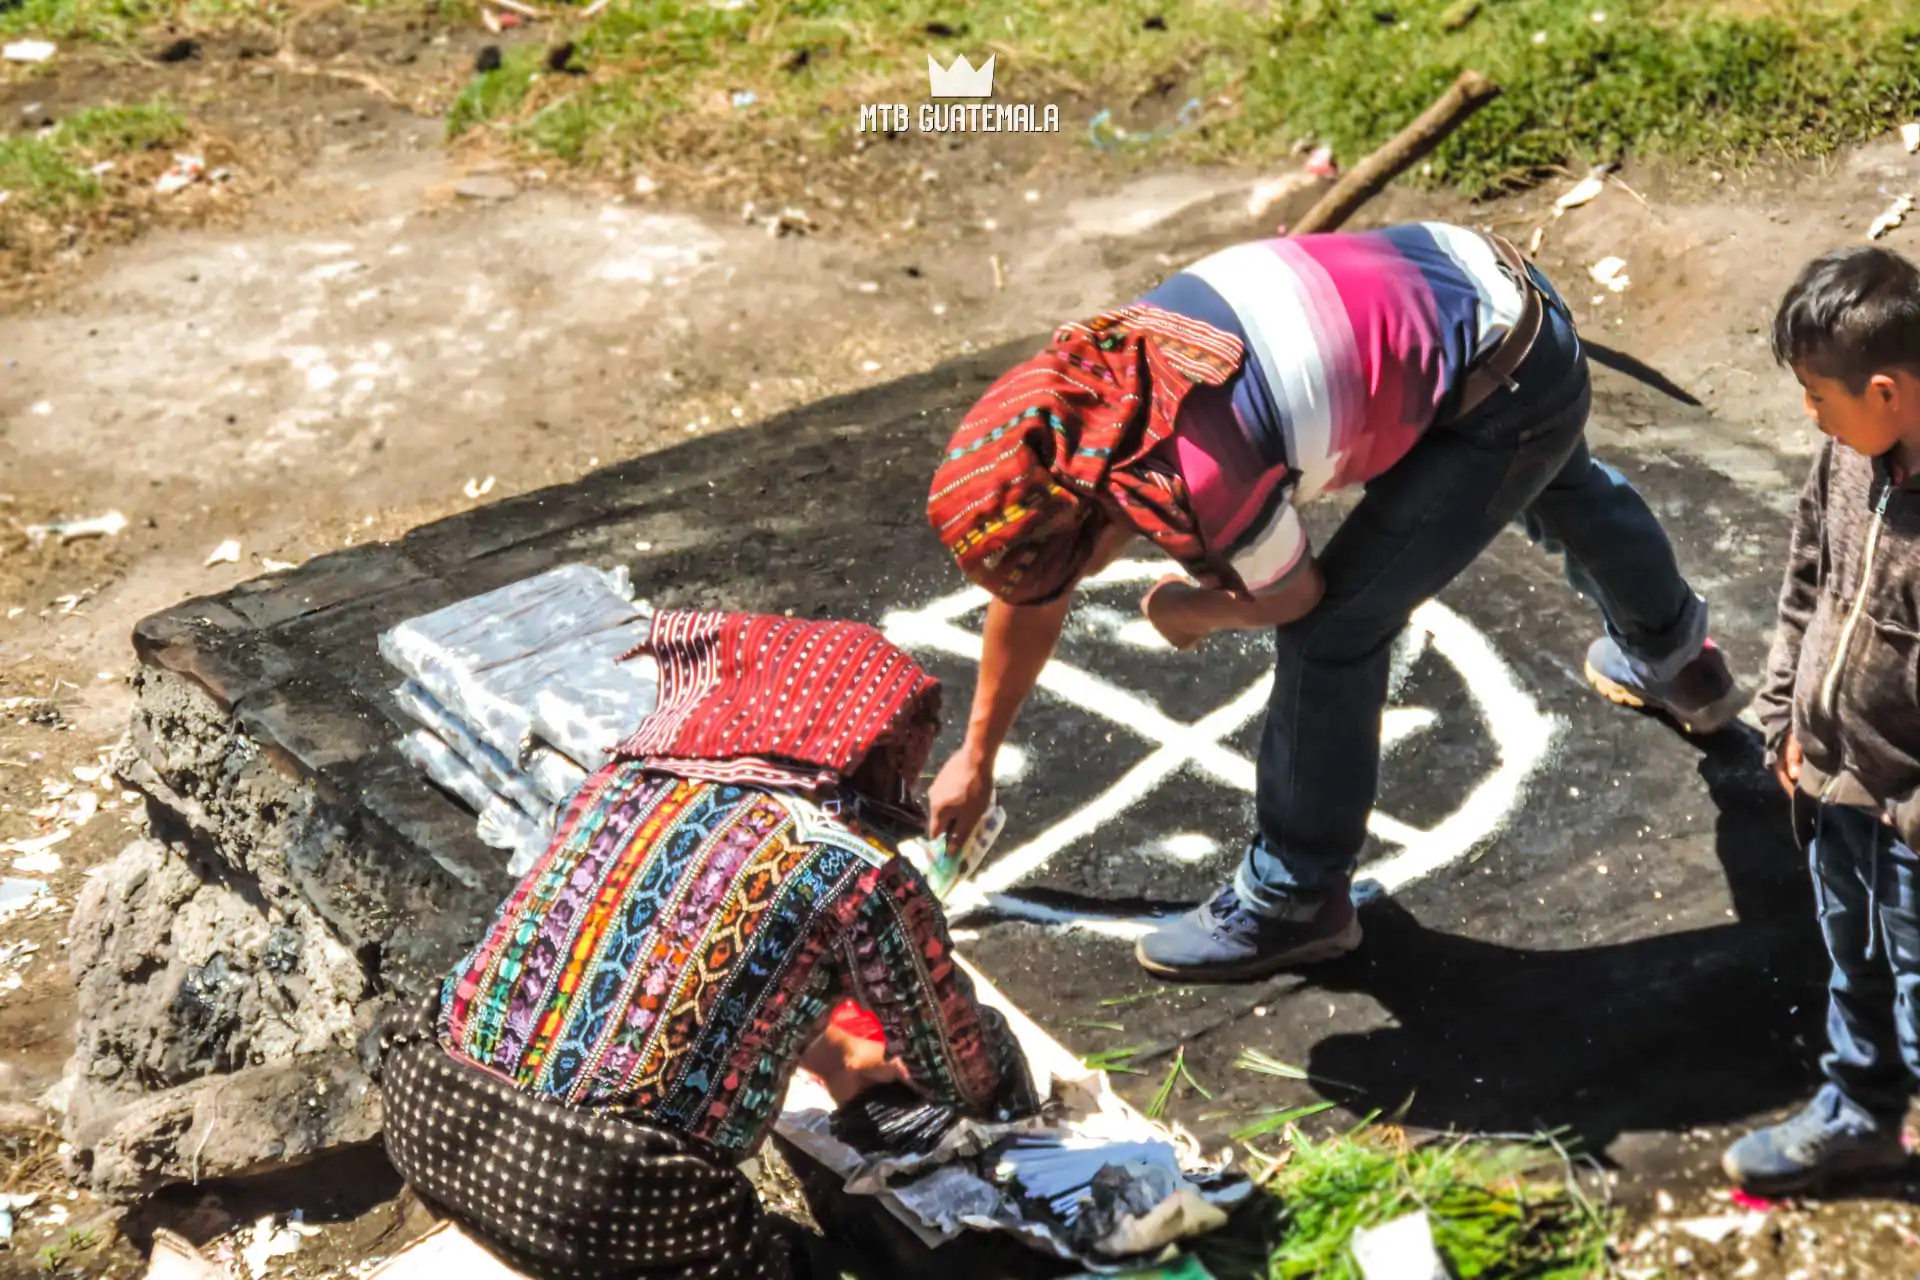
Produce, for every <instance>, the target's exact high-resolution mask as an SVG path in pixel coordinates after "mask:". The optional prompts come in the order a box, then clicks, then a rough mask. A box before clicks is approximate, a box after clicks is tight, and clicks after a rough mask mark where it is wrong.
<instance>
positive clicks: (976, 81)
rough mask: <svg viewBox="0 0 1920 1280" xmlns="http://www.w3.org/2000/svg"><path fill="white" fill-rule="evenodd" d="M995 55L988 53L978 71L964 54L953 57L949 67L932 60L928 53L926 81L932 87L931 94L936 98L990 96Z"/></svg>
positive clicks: (991, 94)
mask: <svg viewBox="0 0 1920 1280" xmlns="http://www.w3.org/2000/svg"><path fill="white" fill-rule="evenodd" d="M995 56H996V55H994V54H988V55H987V60H986V61H985V62H983V63H981V64H980V69H979V70H978V71H975V70H974V69H973V64H972V63H970V62H968V61H967V58H966V55H965V54H961V55H959V56H957V57H955V58H954V60H953V65H952V66H950V67H943V66H941V65H940V64H939V63H937V62H935V61H934V60H933V55H932V54H928V55H927V82H928V84H929V85H930V86H931V87H932V90H933V96H934V97H936V98H991V97H992V96H993V59H994V57H995Z"/></svg>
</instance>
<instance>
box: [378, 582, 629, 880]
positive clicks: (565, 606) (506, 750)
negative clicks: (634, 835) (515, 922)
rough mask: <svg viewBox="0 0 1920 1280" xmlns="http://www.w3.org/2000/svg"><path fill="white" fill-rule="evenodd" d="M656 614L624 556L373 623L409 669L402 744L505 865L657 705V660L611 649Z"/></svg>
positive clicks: (546, 827) (518, 866) (390, 657)
mask: <svg viewBox="0 0 1920 1280" xmlns="http://www.w3.org/2000/svg"><path fill="white" fill-rule="evenodd" d="M652 618H653V611H652V609H651V608H650V607H649V606H648V605H647V604H646V603H645V602H636V601H635V600H634V599H633V586H632V583H631V582H629V581H628V579H627V572H626V570H625V569H624V568H622V569H615V570H613V571H611V572H607V571H603V570H600V569H595V568H593V567H591V566H589V565H580V564H569V565H562V566H560V567H559V568H557V569H552V570H549V571H548V572H546V573H543V574H540V575H539V576H537V577H533V578H527V579H524V580H522V581H520V582H516V583H513V584H511V585H509V586H505V587H502V588H500V589H499V590H497V591H489V592H487V593H486V594H485V595H480V596H474V597H473V598H471V599H468V600H462V601H460V602H459V603H457V604H451V605H448V606H447V607H446V608H444V609H438V610H435V611H434V612H432V613H429V614H425V615H422V616H421V617H418V618H413V619H410V620H408V621H406V622H403V623H401V624H400V625H399V626H396V627H394V628H392V629H391V630H389V631H387V632H385V633H383V634H382V635H381V637H380V655H381V656H382V657H383V658H385V659H386V660H387V662H388V663H389V664H390V665H391V666H393V667H394V668H396V669H397V670H399V671H400V672H401V674H403V675H404V676H406V677H407V679H406V681H405V683H403V684H402V685H400V686H399V688H397V689H395V690H394V698H395V700H396V701H397V702H398V703H399V706H400V709H401V710H402V711H403V712H404V713H405V714H406V715H407V717H408V718H409V719H411V720H413V721H414V722H415V723H416V724H417V725H418V726H419V727H418V728H416V729H414V730H412V731H411V732H409V733H408V734H406V736H404V737H403V738H401V740H400V750H401V752H402V753H403V754H404V755H405V756H406V757H407V759H408V760H411V761H412V762H413V763H414V764H415V765H417V766H418V767H419V768H420V769H421V770H422V771H424V772H425V773H426V775H427V776H428V777H429V778H431V779H432V780H433V781H434V782H436V783H437V784H439V785H440V787H441V788H442V789H444V790H446V791H447V792H449V793H451V794H452V795H454V796H456V797H458V798H459V799H460V800H461V801H462V802H463V803H464V804H465V805H466V806H467V807H468V808H470V809H472V810H473V811H474V813H475V814H476V815H477V819H478V821H477V829H478V831H479V835H480V838H481V839H482V840H483V841H485V842H486V843H487V844H488V845H489V846H491V847H493V848H496V849H502V850H506V851H508V852H510V853H511V854H512V855H513V857H512V860H511V861H510V862H509V863H508V870H509V871H510V872H511V873H512V874H514V875H519V874H521V873H522V872H524V871H525V870H526V869H527V868H528V867H529V866H531V865H532V864H533V860H534V859H535V858H537V857H538V856H539V855H540V853H541V851H542V850H544V849H545V848H546V845H547V841H548V839H549V838H550V837H551V836H552V834H553V829H554V822H555V820H556V817H557V815H558V811H559V808H560V806H561V805H563V804H564V803H565V802H566V800H567V798H568V797H569V796H570V795H572V794H573V792H574V790H575V789H576V788H578V787H579V785H580V784H581V783H582V782H584V781H586V778H587V775H588V774H589V773H591V772H593V771H594V770H595V769H598V768H599V767H600V766H601V765H603V764H605V763H606V762H607V760H608V758H609V757H610V756H611V754H612V752H613V750H614V748H615V747H616V746H618V745H619V743H620V742H621V740H622V739H624V738H625V737H626V736H627V735H628V734H630V733H632V732H633V730H634V727H635V726H637V725H638V724H639V723H640V721H641V719H642V718H643V717H644V716H645V715H646V714H647V712H648V711H650V710H652V709H653V704H654V700H655V698H656V697H657V696H658V692H659V676H658V671H657V668H656V667H655V665H654V663H653V660H652V659H651V658H649V657H646V656H645V655H642V656H640V657H636V658H634V659H632V660H630V661H626V662H622V661H620V660H619V659H620V657H621V655H622V654H625V653H628V652H630V651H631V650H633V649H634V648H635V647H636V646H638V645H639V644H640V643H641V642H642V641H644V640H645V639H646V638H647V631H648V628H649V627H650V626H651V625H652Z"/></svg>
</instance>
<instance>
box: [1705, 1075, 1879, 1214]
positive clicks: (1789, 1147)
mask: <svg viewBox="0 0 1920 1280" xmlns="http://www.w3.org/2000/svg"><path fill="white" fill-rule="evenodd" d="M1906 1164H1907V1149H1906V1148H1905V1147H1904V1146H1902V1145H1901V1142H1900V1130H1899V1129H1898V1128H1894V1129H1892V1130H1888V1129H1883V1128H1880V1127H1878V1126H1876V1125H1874V1124H1873V1123H1872V1122H1871V1121H1870V1120H1867V1119H1865V1118H1864V1117H1861V1116H1859V1115H1856V1114H1853V1113H1852V1112H1851V1109H1850V1108H1849V1107H1847V1106H1845V1105H1844V1104H1843V1103H1842V1101H1841V1099H1840V1096H1839V1094H1838V1093H1836V1092H1835V1091H1834V1090H1832V1089H1831V1088H1828V1089H1823V1090H1822V1091H1821V1092H1820V1094H1819V1095H1818V1096H1817V1097H1815V1098H1814V1100H1813V1101H1812V1102H1809V1103H1808V1104H1807V1105H1806V1106H1805V1107H1802V1108H1801V1109H1800V1110H1799V1111H1798V1112H1796V1113H1795V1114H1794V1115H1792V1116H1789V1117H1788V1118H1787V1119H1785V1120H1783V1121H1781V1122H1780V1123H1779V1124H1776V1125H1774V1126H1773V1127H1772V1128H1770V1129H1756V1130H1755V1131H1754V1132H1752V1133H1750V1134H1748V1135H1747V1136H1746V1137H1744V1138H1742V1139H1740V1141H1738V1142H1736V1143H1734V1144H1733V1145H1732V1146H1731V1147H1728V1148H1727V1153H1726V1154H1725V1155H1724V1156H1722V1157H1720V1167H1721V1168H1723V1169H1725V1170H1726V1173H1727V1176H1728V1177H1729V1178H1732V1179H1733V1181H1734V1184H1735V1185H1736V1186H1738V1187H1740V1188H1741V1189H1742V1190H1745V1191H1751V1192H1753V1193H1754V1194H1755V1195H1763V1196H1764V1195H1785V1194H1788V1193H1790V1192H1795V1191H1806V1190H1810V1189H1812V1188H1814V1187H1817V1186H1819V1185H1820V1184H1822V1183H1826V1182H1831V1181H1833V1180H1835V1179H1837V1178H1845V1177H1851V1176H1858V1175H1862V1174H1872V1173H1893V1172H1897V1171H1899V1170H1901V1169H1904V1168H1905V1167H1906Z"/></svg>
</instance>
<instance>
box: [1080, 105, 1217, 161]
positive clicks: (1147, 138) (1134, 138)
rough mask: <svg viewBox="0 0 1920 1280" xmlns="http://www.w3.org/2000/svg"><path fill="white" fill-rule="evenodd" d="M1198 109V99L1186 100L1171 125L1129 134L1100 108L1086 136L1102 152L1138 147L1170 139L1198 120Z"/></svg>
mask: <svg viewBox="0 0 1920 1280" xmlns="http://www.w3.org/2000/svg"><path fill="white" fill-rule="evenodd" d="M1200 107H1201V104H1200V99H1198V98H1188V99H1187V100H1186V102H1185V103H1184V104H1182V106H1181V108H1180V114H1179V115H1178V116H1177V117H1175V118H1174V121H1173V123H1172V124H1167V125H1162V126H1161V127H1160V128H1158V129H1154V130H1152V131H1151V132H1149V133H1129V132H1128V131H1127V130H1125V129H1122V128H1121V127H1120V126H1119V125H1117V124H1115V123H1113V112H1112V110H1110V109H1109V108H1106V107H1102V108H1101V109H1100V111H1099V113H1098V114H1097V115H1095V116H1094V117H1093V119H1091V120H1089V121H1088V122H1087V136H1088V137H1089V138H1091V139H1092V140H1093V145H1094V146H1096V147H1098V148H1100V150H1102V151H1111V150H1113V149H1114V148H1115V147H1116V146H1119V145H1121V144H1122V143H1131V144H1135V145H1138V144H1143V143H1149V142H1159V141H1160V140H1161V139H1163V138H1170V137H1172V136H1173V135H1174V134H1176V133H1178V132H1180V130H1182V129H1184V128H1186V127H1187V126H1188V125H1190V124H1192V123H1193V122H1194V121H1195V120H1198V119H1199V118H1200Z"/></svg>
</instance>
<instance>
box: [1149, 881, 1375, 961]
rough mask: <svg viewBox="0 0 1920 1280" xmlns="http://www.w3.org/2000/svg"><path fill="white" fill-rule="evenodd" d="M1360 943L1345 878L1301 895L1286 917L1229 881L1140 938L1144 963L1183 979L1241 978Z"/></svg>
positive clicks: (1327, 955) (1321, 957)
mask: <svg viewBox="0 0 1920 1280" xmlns="http://www.w3.org/2000/svg"><path fill="white" fill-rule="evenodd" d="M1359 945H1360V921H1359V919H1358V918H1357V917H1356V916H1355V915H1354V911H1353V894H1352V892H1351V890H1349V889H1348V888H1347V887H1346V886H1344V885H1343V886H1341V888H1340V889H1339V890H1338V891H1337V892H1334V893H1330V894H1328V895H1327V896H1326V898H1324V899H1321V900H1317V901H1311V902H1307V901H1303V902H1300V903H1299V904H1297V905H1296V906H1295V908H1294V909H1293V911H1291V912H1290V913H1288V915H1286V916H1284V917H1280V916H1265V915H1257V914H1255V913H1254V912H1252V911H1249V910H1248V909H1247V908H1246V907H1245V906H1243V905H1242V904H1241V902H1240V897H1239V895H1238V894H1236V893H1235V892H1234V891H1233V887H1232V886H1231V885H1229V886H1228V887H1227V888H1225V889H1222V890H1221V891H1220V892H1219V893H1218V894H1216V895H1215V896H1214V899H1213V901H1211V902H1209V903H1206V904H1205V905H1203V906H1199V907H1195V908H1194V909H1193V910H1192V911H1189V912H1187V913H1186V914H1185V915H1183V916H1178V917H1176V918H1174V919H1173V920H1171V921H1169V922H1167V923H1166V924H1164V925H1162V926H1161V927H1160V928H1158V929H1156V930H1155V931H1154V932H1152V933H1150V934H1148V935H1147V936H1146V937H1144V938H1142V939H1140V941H1139V943H1138V944H1137V945H1136V946H1135V948H1134V956H1135V958H1136V959H1138V960H1139V961H1140V967H1141V968H1143V969H1145V970H1146V971H1147V972H1148V973H1151V974H1155V975H1157V976H1159V977H1162V978H1174V979H1178V980H1180V981H1183V982H1241V981H1245V980H1247V979H1250V978H1264V977H1266V976H1267V975H1268V974H1271V973H1278V972H1279V971H1280V970H1282V969H1290V968H1293V967H1295V966H1297V965H1305V964H1316V963H1318V962H1320V961H1323V960H1332V959H1335V958H1337V957H1339V956H1343V955H1345V954H1347V952H1349V951H1352V950H1353V949H1354V948H1355V947H1357V946H1359Z"/></svg>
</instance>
